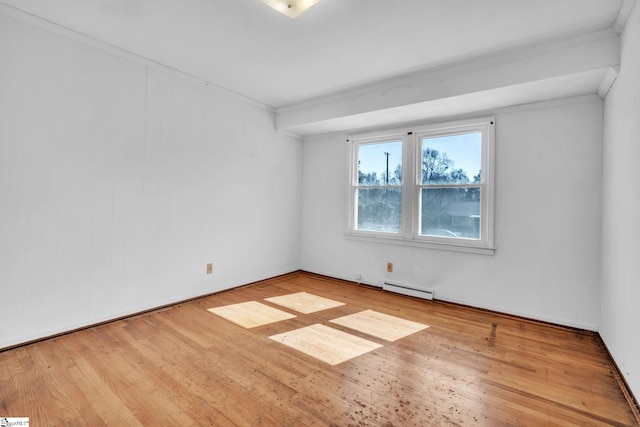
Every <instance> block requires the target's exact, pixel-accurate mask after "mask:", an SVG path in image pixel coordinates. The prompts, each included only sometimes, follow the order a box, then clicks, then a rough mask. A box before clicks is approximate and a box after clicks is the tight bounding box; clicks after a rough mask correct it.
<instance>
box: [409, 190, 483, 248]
mask: <svg viewBox="0 0 640 427" xmlns="http://www.w3.org/2000/svg"><path fill="white" fill-rule="evenodd" d="M421 199H422V200H421V203H422V218H421V219H420V221H421V222H420V224H421V225H420V230H421V231H420V234H421V235H423V236H438V237H451V238H463V239H476V240H477V239H480V187H471V188H423V189H422V190H421Z"/></svg>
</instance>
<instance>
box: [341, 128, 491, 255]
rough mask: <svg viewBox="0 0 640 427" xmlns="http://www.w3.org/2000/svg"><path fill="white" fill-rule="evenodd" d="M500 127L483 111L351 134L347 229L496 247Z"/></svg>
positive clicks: (360, 234) (485, 249) (466, 247)
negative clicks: (446, 120) (495, 165)
mask: <svg viewBox="0 0 640 427" xmlns="http://www.w3.org/2000/svg"><path fill="white" fill-rule="evenodd" d="M493 134H494V119H493V118H483V119H477V120H466V121H458V122H454V123H445V124H438V125H430V126H423V127H418V128H414V129H406V130H395V131H391V132H387V133H380V134H365V135H356V136H354V137H351V138H349V143H350V144H351V145H350V147H351V168H350V185H349V187H350V188H349V227H348V233H347V234H348V235H349V236H352V237H355V238H364V239H372V240H376V239H378V240H379V241H387V242H393V243H401V244H411V245H421V246H430V247H437V248H446V249H453V250H463V251H472V252H481V253H493V194H492V193H493Z"/></svg>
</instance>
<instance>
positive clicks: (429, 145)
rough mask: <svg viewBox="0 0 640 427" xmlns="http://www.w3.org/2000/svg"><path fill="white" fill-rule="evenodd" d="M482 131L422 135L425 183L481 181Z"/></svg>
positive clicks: (423, 181) (423, 178) (423, 177)
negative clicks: (435, 135)
mask: <svg viewBox="0 0 640 427" xmlns="http://www.w3.org/2000/svg"><path fill="white" fill-rule="evenodd" d="M481 145H482V133H480V132H474V133H466V134H459V135H446V136H438V137H435V138H422V147H421V152H422V183H423V184H467V183H474V182H480V168H481V155H482V154H481V150H480V148H481Z"/></svg>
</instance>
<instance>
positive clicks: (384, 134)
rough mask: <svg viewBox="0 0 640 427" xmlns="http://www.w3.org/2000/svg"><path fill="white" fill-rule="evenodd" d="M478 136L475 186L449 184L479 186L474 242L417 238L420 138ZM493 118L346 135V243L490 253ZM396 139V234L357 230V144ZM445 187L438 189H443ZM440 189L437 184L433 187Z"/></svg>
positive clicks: (491, 244) (491, 243)
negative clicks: (399, 218)
mask: <svg viewBox="0 0 640 427" xmlns="http://www.w3.org/2000/svg"><path fill="white" fill-rule="evenodd" d="M471 132H480V133H481V135H482V144H481V182H480V183H479V184H474V183H471V184H468V185H466V184H462V185H451V187H464V186H468V187H480V188H481V190H480V192H481V198H480V222H479V224H480V238H479V239H477V240H476V239H467V238H453V237H439V236H427V235H420V214H421V212H420V194H421V193H420V192H421V189H422V188H425V187H430V186H429V185H423V184H422V177H421V174H422V167H421V162H422V144H421V142H422V138H424V137H437V136H444V135H455V134H462V133H471ZM494 139H495V118H494V117H480V118H475V119H467V120H457V121H451V122H446V123H435V124H428V125H422V126H413V127H411V128H399V129H392V130H388V131H380V132H368V133H362V134H357V135H353V136H349V138H348V140H347V141H348V143H349V169H348V170H349V181H348V182H349V190H348V195H349V200H348V203H347V206H348V218H347V227H346V228H347V230H346V233H345V234H346V236H347V237H348V238H351V239H357V240H365V241H374V242H380V243H390V244H397V245H403V246H418V247H426V248H433V249H442V250H452V251H460V252H471V253H481V254H489V255H492V254H493V253H494V251H495V247H494V191H495V179H494V171H495V148H494V147H495V142H494ZM392 140H394V141H397V140H401V141H402V186H401V197H402V204H401V209H402V221H401V231H400V232H399V233H394V232H387V231H369V230H358V229H357V228H356V227H357V219H356V216H357V209H358V208H357V206H358V200H357V190H358V165H357V159H358V147H359V146H360V145H361V144H372V143H378V142H380V143H382V142H387V141H392ZM449 186H450V185H445V186H442V187H449ZM439 187H440V186H439Z"/></svg>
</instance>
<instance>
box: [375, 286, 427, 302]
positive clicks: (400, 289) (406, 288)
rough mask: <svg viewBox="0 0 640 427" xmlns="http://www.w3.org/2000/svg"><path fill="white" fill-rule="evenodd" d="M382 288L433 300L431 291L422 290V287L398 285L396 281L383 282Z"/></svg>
mask: <svg viewBox="0 0 640 427" xmlns="http://www.w3.org/2000/svg"><path fill="white" fill-rule="evenodd" d="M382 289H384V290H385V291H390V292H395V293H398V294H402V295H408V296H410V297H417V298H422V299H428V300H433V291H423V290H422V289H415V288H410V287H409V286H404V285H400V284H398V283H392V282H384V285H382Z"/></svg>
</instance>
